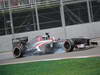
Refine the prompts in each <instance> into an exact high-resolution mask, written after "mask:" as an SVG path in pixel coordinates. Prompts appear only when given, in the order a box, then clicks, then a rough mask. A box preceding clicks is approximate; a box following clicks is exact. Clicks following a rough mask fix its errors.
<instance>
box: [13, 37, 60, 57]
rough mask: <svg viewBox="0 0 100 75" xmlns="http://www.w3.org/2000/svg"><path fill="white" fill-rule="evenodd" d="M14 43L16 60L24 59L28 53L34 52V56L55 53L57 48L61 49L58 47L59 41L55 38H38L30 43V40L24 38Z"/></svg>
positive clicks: (14, 40)
mask: <svg viewBox="0 0 100 75" xmlns="http://www.w3.org/2000/svg"><path fill="white" fill-rule="evenodd" d="M13 42H14V43H13V48H14V50H13V55H14V56H15V57H16V58H19V57H23V56H24V54H26V53H28V51H32V52H33V54H47V53H53V52H54V49H55V48H56V49H57V48H59V46H57V44H58V40H56V39H55V38H54V37H52V38H47V37H42V36H36V37H35V38H34V39H32V40H31V41H28V38H26V37H23V38H16V39H13Z"/></svg>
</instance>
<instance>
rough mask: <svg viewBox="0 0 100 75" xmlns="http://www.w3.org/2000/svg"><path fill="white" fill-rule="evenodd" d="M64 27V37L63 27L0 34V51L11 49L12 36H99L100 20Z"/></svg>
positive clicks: (63, 37)
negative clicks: (46, 33) (47, 33)
mask: <svg viewBox="0 0 100 75" xmlns="http://www.w3.org/2000/svg"><path fill="white" fill-rule="evenodd" d="M65 29H66V38H65V33H64V29H63V28H62V27H59V28H52V29H45V30H40V31H31V32H25V33H18V34H14V35H5V36H0V51H10V50H12V38H18V37H26V36H28V39H29V41H30V40H31V39H33V38H34V37H35V36H38V35H44V34H45V32H49V33H50V35H51V36H54V37H56V38H61V39H67V38H68V39H69V38H78V37H88V38H97V37H100V22H93V23H85V24H78V25H72V26H67V27H66V28H65Z"/></svg>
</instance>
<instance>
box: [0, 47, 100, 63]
mask: <svg viewBox="0 0 100 75" xmlns="http://www.w3.org/2000/svg"><path fill="white" fill-rule="evenodd" d="M80 56H100V46H97V47H95V48H90V49H86V50H85V49H84V50H83V49H82V50H75V51H73V52H68V53H66V52H62V53H56V54H48V55H38V56H27V57H23V58H18V59H16V58H14V57H13V54H12V52H8V53H0V65H4V64H16V63H25V62H36V61H44V60H53V59H65V58H66V59H67V58H72V57H80Z"/></svg>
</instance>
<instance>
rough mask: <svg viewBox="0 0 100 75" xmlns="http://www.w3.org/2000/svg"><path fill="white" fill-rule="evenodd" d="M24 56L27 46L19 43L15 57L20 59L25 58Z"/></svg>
mask: <svg viewBox="0 0 100 75" xmlns="http://www.w3.org/2000/svg"><path fill="white" fill-rule="evenodd" d="M24 54H25V46H23V44H22V43H19V44H18V47H15V49H14V51H13V55H14V56H15V57H16V58H20V57H23V55H24Z"/></svg>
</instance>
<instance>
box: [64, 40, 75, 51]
mask: <svg viewBox="0 0 100 75" xmlns="http://www.w3.org/2000/svg"><path fill="white" fill-rule="evenodd" d="M74 46H75V45H74V41H72V40H69V39H68V40H66V41H65V43H64V48H65V50H66V52H71V51H73V48H74Z"/></svg>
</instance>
